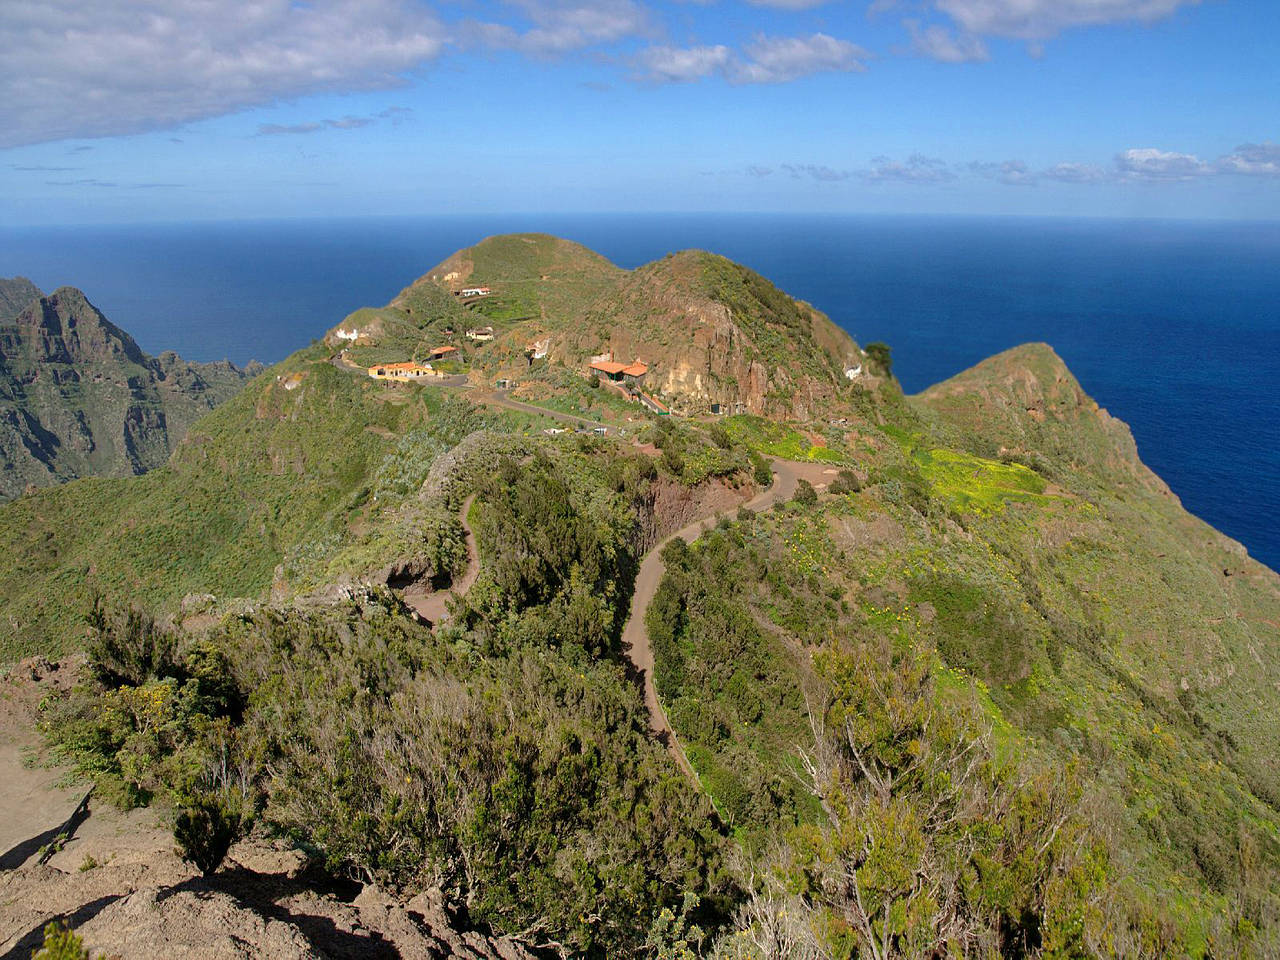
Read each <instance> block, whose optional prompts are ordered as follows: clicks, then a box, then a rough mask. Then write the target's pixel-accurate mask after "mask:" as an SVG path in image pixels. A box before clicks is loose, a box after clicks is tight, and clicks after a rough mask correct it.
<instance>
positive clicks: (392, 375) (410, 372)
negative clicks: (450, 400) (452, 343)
mask: <svg viewBox="0 0 1280 960" xmlns="http://www.w3.org/2000/svg"><path fill="white" fill-rule="evenodd" d="M369 376H371V377H373V378H374V379H375V380H396V381H399V382H400V383H413V382H415V381H418V380H429V379H431V378H433V377H441V376H444V374H442V373H440V371H438V370H436V369H434V368H433V367H432V366H431V364H429V363H417V362H415V361H413V360H407V361H405V362H403V363H377V364H374V365H373V366H372V367H370V368H369Z"/></svg>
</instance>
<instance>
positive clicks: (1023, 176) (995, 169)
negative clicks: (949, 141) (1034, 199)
mask: <svg viewBox="0 0 1280 960" xmlns="http://www.w3.org/2000/svg"><path fill="white" fill-rule="evenodd" d="M969 169H970V170H972V171H973V172H974V173H976V174H978V175H979V176H982V177H989V178H991V179H993V180H999V181H1000V182H1001V183H1003V184H1007V185H1008V186H1011V187H1033V186H1035V185H1036V182H1037V180H1038V179H1039V178H1038V175H1037V174H1035V173H1033V172H1032V171H1031V170H1030V168H1028V167H1027V165H1026V164H1025V163H1023V162H1022V161H1021V160H1006V161H1004V162H1003V163H971V164H969Z"/></svg>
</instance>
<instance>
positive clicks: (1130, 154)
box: [1116, 147, 1213, 180]
mask: <svg viewBox="0 0 1280 960" xmlns="http://www.w3.org/2000/svg"><path fill="white" fill-rule="evenodd" d="M1116 169H1117V170H1118V171H1119V172H1120V175H1121V176H1123V177H1125V178H1127V179H1130V180H1192V179H1195V178H1196V177H1203V176H1206V175H1208V174H1211V173H1213V167H1211V166H1210V165H1209V164H1207V163H1205V162H1204V161H1203V160H1201V159H1200V158H1199V157H1197V156H1195V155H1193V154H1190V153H1169V152H1166V151H1164V150H1156V149H1154V148H1151V147H1142V148H1139V149H1134V150H1125V151H1123V152H1121V153H1118V154H1116Z"/></svg>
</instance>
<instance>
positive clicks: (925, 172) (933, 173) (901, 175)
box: [861, 153, 956, 183]
mask: <svg viewBox="0 0 1280 960" xmlns="http://www.w3.org/2000/svg"><path fill="white" fill-rule="evenodd" d="M861 176H862V177H863V178H864V179H866V180H871V181H873V182H876V183H879V182H884V181H892V180H897V181H901V182H903V183H943V182H945V181H947V180H954V179H955V176H956V175H955V173H953V172H952V170H951V168H950V167H948V166H947V164H946V163H945V162H944V161H942V160H939V159H937V158H936V157H926V156H925V155H924V154H921V153H913V154H912V155H911V156H909V157H908V158H907V159H906V162H905V163H898V162H896V161H893V160H890V159H889V158H888V157H873V158H872V159H871V169H870V170H864V171H862V174H861Z"/></svg>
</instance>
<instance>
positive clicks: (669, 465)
mask: <svg viewBox="0 0 1280 960" xmlns="http://www.w3.org/2000/svg"><path fill="white" fill-rule="evenodd" d="M662 465H663V467H665V468H666V469H667V472H668V473H670V474H671V475H672V476H674V477H678V476H680V475H681V474H682V473H684V457H682V456H680V454H678V453H677V452H676V451H675V449H674V448H673V447H671V446H667V447H665V448H663V451H662Z"/></svg>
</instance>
